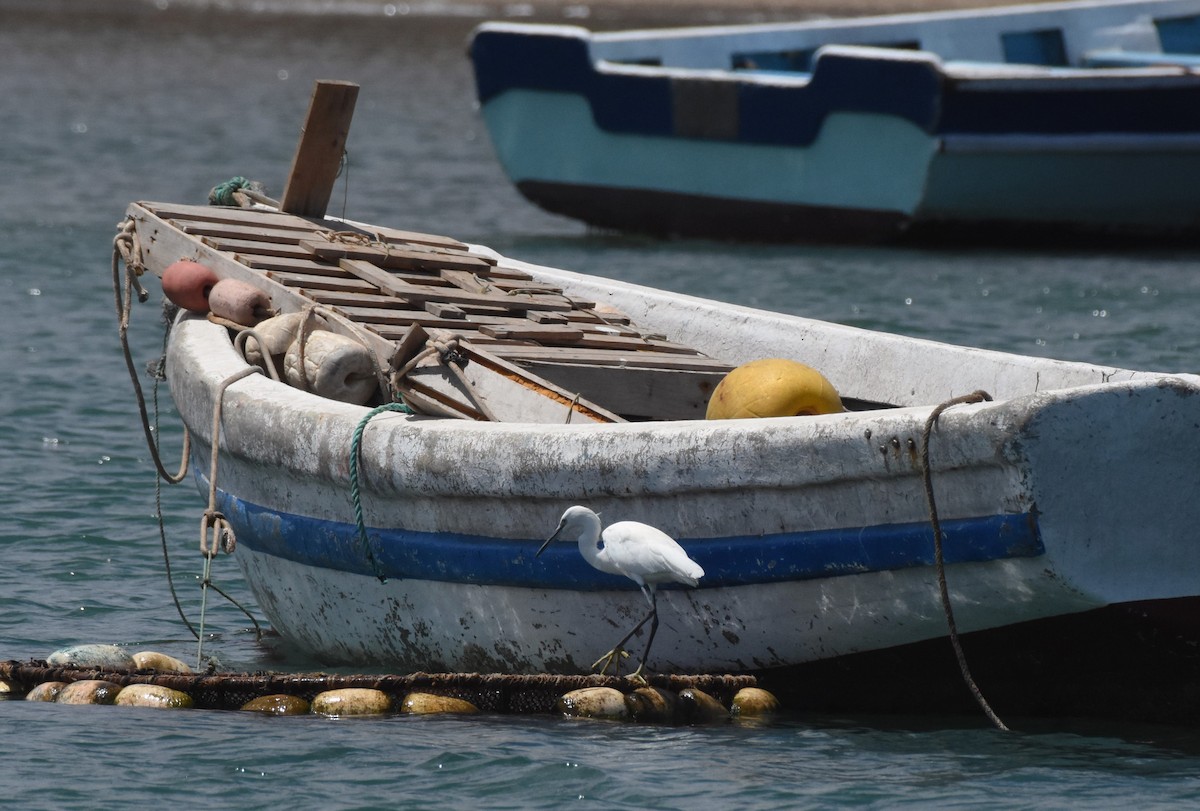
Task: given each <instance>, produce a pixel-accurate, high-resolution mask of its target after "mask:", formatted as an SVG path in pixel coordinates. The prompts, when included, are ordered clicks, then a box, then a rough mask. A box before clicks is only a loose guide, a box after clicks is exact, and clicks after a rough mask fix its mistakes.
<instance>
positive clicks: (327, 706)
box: [312, 687, 392, 716]
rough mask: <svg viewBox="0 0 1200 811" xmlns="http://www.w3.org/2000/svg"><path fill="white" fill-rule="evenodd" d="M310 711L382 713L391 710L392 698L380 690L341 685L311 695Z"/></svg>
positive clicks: (354, 713) (324, 713)
mask: <svg viewBox="0 0 1200 811" xmlns="http://www.w3.org/2000/svg"><path fill="white" fill-rule="evenodd" d="M312 711H313V712H314V713H317V714H318V715H334V716H342V715H382V714H383V713H388V712H391V711H392V699H391V698H390V697H389V696H388V694H387V693H385V692H383V691H382V690H374V689H372V688H369V687H341V688H338V689H336V690H326V691H325V692H323V693H317V694H316V695H315V696H313V700H312Z"/></svg>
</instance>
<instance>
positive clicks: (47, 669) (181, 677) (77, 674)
mask: <svg viewBox="0 0 1200 811" xmlns="http://www.w3.org/2000/svg"><path fill="white" fill-rule="evenodd" d="M0 679H3V680H4V681H7V682H8V683H9V684H10V685H12V686H13V688H14V689H15V690H17V691H26V692H27V691H29V690H31V689H33V688H34V687H36V686H37V685H39V684H42V683H44V682H54V681H57V682H66V683H70V682H75V681H85V680H89V679H99V680H102V681H109V682H113V683H114V684H118V685H120V686H122V687H126V686H128V685H130V684H156V685H159V686H161V687H169V688H171V689H172V690H179V691H180V692H183V693H187V694H188V695H189V696H191V698H192V702H193V703H194V705H195V706H196V707H197V708H200V709H219V710H236V709H239V708H241V707H242V706H243V705H244V704H245V703H246V702H248V701H250V700H252V699H255V698H259V697H262V696H268V695H279V694H284V695H291V696H297V697H299V698H303V699H305V700H306V701H312V699H313V697H314V696H316V695H317V694H318V693H321V692H324V691H326V690H337V689H341V688H345V687H365V688H371V689H375V690H381V691H382V692H384V693H387V694H388V695H389V696H391V697H392V698H393V699H394V700H396V701H400V700H402V699H403V698H404V696H405V695H407V694H408V693H412V692H420V693H430V694H432V695H440V696H449V697H451V698H459V699H463V700H466V701H469V702H471V703H472V704H474V705H475V706H476V707H478V708H479V709H480V710H483V711H484V712H494V713H508V714H522V715H529V714H538V713H551V712H554V711H555V706H556V704H557V702H558V699H559V698H560V697H562V696H563V695H564V694H566V693H569V692H570V691H572V690H579V689H582V688H584V687H612V688H615V689H617V690H620V691H621V692H622V693H629V692H632V691H633V690H635V689H636V688H638V687H640V686H641V684H640V683H637V682H631V681H630V680H628V679H625V678H621V677H617V676H596V675H591V676H552V675H546V674H539V675H533V676H514V675H507V674H484V673H412V674H409V675H406V676H397V675H356V676H346V675H337V674H329V673H213V674H204V675H193V674H182V673H160V672H158V671H154V670H135V671H124V670H112V669H106V668H94V667H72V666H52V665H48V664H47V663H46V662H44V661H36V660H34V661H30V662H26V663H22V662H17V661H7V662H0ZM646 682H647V683H648V684H649V686H651V687H660V688H662V689H664V690H669V691H671V692H678V691H680V690H684V689H687V688H689V687H690V688H695V689H698V690H702V691H704V692H705V693H708V694H709V695H711V696H712V697H713V698H715V699H717V700H718V701H720V702H721V703H722V704H724V705H725V706H729V704H730V702H731V701H732V700H733V696H734V695H735V694H736V693H737V691H738V690H740V689H742V688H743V687H754V686H755V685H756V681H755V678H754V677H753V676H722V675H699V676H680V675H651V676H647V677H646Z"/></svg>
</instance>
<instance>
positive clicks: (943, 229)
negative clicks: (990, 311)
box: [517, 180, 1200, 248]
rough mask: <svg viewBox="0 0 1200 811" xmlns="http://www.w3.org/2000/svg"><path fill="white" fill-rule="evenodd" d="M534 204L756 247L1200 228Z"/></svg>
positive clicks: (699, 199)
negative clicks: (771, 243) (751, 243)
mask: <svg viewBox="0 0 1200 811" xmlns="http://www.w3.org/2000/svg"><path fill="white" fill-rule="evenodd" d="M517 188H518V189H519V190H520V191H521V193H522V194H523V195H524V196H525V197H526V199H528V200H529V201H530V202H531V203H533V204H535V205H537V206H539V207H540V208H543V209H545V210H546V211H549V212H551V213H554V214H561V215H563V216H566V217H571V218H573V219H577V220H580V221H582V222H585V223H587V224H588V225H590V226H593V227H595V228H602V229H607V230H614V231H626V232H629V233H635V234H647V235H650V236H655V237H680V238H687V239H714V240H726V241H733V242H737V241H754V242H780V243H784V242H808V243H833V244H841V243H847V244H849V243H854V244H862V243H889V242H891V243H895V242H905V243H914V244H931V245H953V244H958V243H961V244H971V245H981V244H982V245H997V246H1002V247H1003V246H1009V247H1011V246H1013V245H1020V246H1025V247H1036V246H1059V247H1062V246H1072V245H1080V246H1085V247H1088V246H1090V247H1096V246H1104V247H1114V248H1117V247H1123V246H1128V247H1139V246H1144V245H1146V244H1147V243H1148V242H1154V243H1155V244H1171V245H1184V246H1186V245H1195V244H1197V243H1200V227H1197V228H1167V227H1154V226H1128V227H1118V226H1113V225H1108V224H1089V223H1078V222H1032V221H1023V220H1011V221H1010V220H965V219H964V220H956V219H949V218H947V219H939V220H921V219H910V218H908V217H906V216H905V215H903V214H900V213H897V212H891V211H873V210H861V209H846V208H831V207H823V206H802V205H785V204H782V203H767V202H761V201H754V200H731V199H726V198H719V197H707V196H703V195H692V194H677V193H674V192H663V191H652V190H645V189H623V188H613V187H605V186H581V185H574V184H569V183H547V182H544V181H536V180H525V181H521V182H519V183H517Z"/></svg>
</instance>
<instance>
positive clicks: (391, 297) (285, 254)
mask: <svg viewBox="0 0 1200 811" xmlns="http://www.w3.org/2000/svg"><path fill="white" fill-rule="evenodd" d="M128 218H129V219H128V220H127V223H126V227H125V229H124V231H123V234H124V235H125V237H126V250H125V255H126V257H127V259H130V260H131V263H132V264H133V265H135V266H137V267H141V268H144V269H148V270H149V271H151V272H153V273H155V274H163V273H164V272H170V271H169V268H170V267H171V266H172V265H175V264H176V263H177V262H179V261H180V260H188V261H191V262H196V263H199V264H201V265H203V266H205V267H206V268H207V269H208V270H209V271H211V272H212V274H213V276H214V278H215V279H219V280H220V282H219V283H220V284H224V282H225V280H237V281H241V282H245V283H247V284H249V285H251V286H252V287H253V288H254V289H255V290H257V291H258V293H259V294H260V295H261V296H262V297H263V298H261V299H260V301H259V304H260V305H261V306H260V307H259V309H260V310H264V309H266V307H267V305H268V304H269V309H270V310H271V311H273V312H274V313H275V314H276V316H275V317H274V319H273V320H276V321H277V320H278V319H279V317H281V316H282V317H284V318H286V317H287V314H289V313H291V314H300V315H293V316H292V318H293V319H296V320H298V321H299V322H300V323H303V322H305V321H306V320H308V322H309V323H308V326H307V327H303V326H302V327H300V335H299V337H298V338H297V339H296V340H295V341H294V342H293V343H292V345H291V349H290V350H289V351H290V352H291V354H292V355H295V353H296V352H297V348H298V346H299V345H301V344H303V342H304V340H305V339H306V338H305V332H306V331H307V332H308V333H309V334H308V338H311V337H312V336H315V335H317V334H325V335H329V334H336V335H340V336H341V337H342V340H343V341H344V342H349V344H354V345H356V346H357V347H358V349H360V350H362V351H363V352H365V353H366V354H365V357H368V358H370V359H371V362H370V365H369V366H368V367H366V368H367V371H366V372H365V373H364V374H363V375H361V376H359V378H357V379H353V380H352V379H351V378H352V377H354V376H353V375H349V374H346V373H345V369H346V368H347V367H344V366H343V367H339V368H340V369H341V370H342V371H340V372H339V373H338V375H334V377H335V378H336V380H334V381H333V384H332V386H331V387H330V388H329V389H328V390H329V391H330V392H331V393H332V394H333V395H336V396H342V395H344V394H345V393H346V392H347V391H349V390H350V389H354V390H355V391H357V392H358V394H355V395H353V397H352V399H355V400H356V401H357V402H343V401H339V400H337V399H333V398H332V397H331V396H322V395H321V394H320V393H318V392H314V391H306V390H303V389H302V388H298V387H296V386H295V385H289V384H288V382H287V380H275V379H272V377H271V376H270V375H268V374H263V373H256V372H261V371H262V369H260V368H259V367H258V366H255V365H252V364H251V363H250V362H249V361H248V360H247V359H246V357H245V353H244V350H245V349H246V348H247V347H253V345H254V344H255V341H253V340H249V339H248V336H247V334H245V333H246V329H245V328H246V327H249V326H252V325H253V323H254V322H257V321H258V320H259V319H260V318H261V317H262V316H263V315H266V313H264V312H259V313H258V315H257V316H256V317H255V318H253V319H249V320H250V321H251V322H252V323H251V324H244V325H238V324H236V323H233V322H231V321H229V320H222V319H220V318H214V317H213V316H212V315H211V314H210V315H209V316H205V315H204V314H201V313H184V314H183V315H181V316H180V317H179V318H178V319H177V321H176V322H175V324H174V327H173V329H172V330H171V334H170V345H169V351H168V355H167V367H166V374H167V378H168V381H169V384H170V388H171V392H172V395H173V397H174V400H175V403H176V406H177V408H178V412H179V415H180V416H181V418H182V420H183V422H184V424H185V425H186V427H187V429H188V432H189V434H190V435H191V439H192V456H193V470H195V471H196V474H195V475H196V480H197V483H198V485H199V487H200V489H201V491H202V492H205V493H210V492H211V496H212V504H211V506H212V507H213V508H214V510H215V511H214V512H213V514H212V516H210V518H212V519H213V521H214V522H215V521H216V520H217V518H218V516H217V513H219V514H220V517H221V520H223V521H224V522H227V525H228V527H229V528H230V529H231V530H232V532H233V533H234V534H235V535H236V541H237V548H236V553H235V557H236V559H237V561H238V563H239V564H240V565H241V568H242V569H243V571H244V573H245V577H246V581H247V582H248V584H249V586H250V588H251V589H252V590H253V593H254V597H255V598H256V600H257V603H258V605H259V607H260V608H261V609H262V610H263V612H265V614H266V615H267V616H268V617H269V618H270V621H271V624H272V625H273V627H274V628H275V630H276V631H278V633H279V634H281V635H282V636H283V637H284V638H285V639H286V640H288V641H289V642H290V643H291V644H293V645H294V646H296V647H297V648H298V649H300V650H302V651H305V652H307V653H308V654H310V655H311V656H313V657H317V658H318V659H320V660H324V661H327V662H330V663H348V664H358V665H365V664H373V663H378V664H383V665H388V666H392V667H399V668H407V669H413V670H445V671H485V672H507V673H541V672H552V673H581V672H587V671H589V669H590V668H591V667H592V663H593V662H594V661H595V660H596V659H597V657H598V656H600V655H601V654H602V653H604V651H606V650H607V649H608V647H609V646H610V645H611V642H612V641H613V640H614V639H615V638H617V637H618V636H619V635H620V634H621V633H623V632H624V631H625V630H627V629H628V628H629V627H631V626H632V625H634V624H635V623H636V622H637V621H638V619H639V618H640V617H641V616H642V615H643V613H644V612H645V603H644V602H643V600H642V597H641V595H639V593H638V591H637V586H636V585H635V584H634V583H633V582H632V581H631V580H629V579H626V578H624V577H620V576H616V575H611V574H605V573H602V572H600V571H597V570H596V569H593V568H591V567H590V566H589V565H588V563H587V562H585V560H584V559H583V558H582V557H581V556H580V554H579V552H578V551H577V550H576V549H575V548H574V546H573V545H569V544H553V545H551V546H550V547H549V548H547V549H546V550H545V551H544V553H542V554H541V555H540V556H537V557H535V554H536V553H537V552H538V550H539V548H540V547H541V545H542V543H543V541H544V540H545V539H546V538H547V537H549V535H550V534H551V532H553V530H554V528H555V526H556V523H557V522H558V519H559V516H560V515H561V514H562V513H563V511H564V510H565V509H566V508H567V507H570V506H572V505H575V504H580V505H585V506H587V507H589V508H591V509H593V510H595V511H597V512H599V513H600V514H601V516H602V518H603V520H604V522H605V523H606V524H607V523H612V522H615V521H620V520H630V519H632V520H637V521H641V522H644V523H647V524H650V525H653V526H655V527H658V528H659V529H661V530H662V531H663V532H665V533H667V534H668V535H670V536H671V537H672V538H675V539H677V540H678V542H679V544H680V545H681V546H682V547H683V549H684V550H685V551H686V552H687V554H688V555H689V556H691V557H692V558H693V559H694V560H695V561H696V562H697V563H698V564H700V566H701V567H702V568H703V570H704V574H703V577H702V578H701V579H700V580H699V584H698V586H697V587H695V588H689V587H683V586H679V585H678V584H667V585H665V586H663V587H662V588H661V589H660V592H659V596H658V606H659V611H658V614H659V617H660V619H661V627H660V629H659V631H658V635H657V638H656V641H655V645H654V649H653V653H652V655H651V659H650V662H649V663H648V665H649V667H650V668H651V669H652V670H655V671H658V672H688V673H705V672H718V673H727V672H734V673H740V672H749V673H755V674H759V675H760V676H762V677H764V678H766V679H767V683H768V684H769V685H771V686H773V687H774V688H775V689H776V690H778V691H779V692H782V693H785V694H786V693H787V692H788V688H789V686H790V687H792V688H794V689H800V688H803V687H805V686H806V685H810V684H812V683H813V682H804V681H801V682H797V681H794V680H793V676H794V674H796V673H797V672H798V671H797V668H799V669H801V670H800V671H799V672H802V671H803V668H805V667H806V666H811V665H822V664H824V665H830V666H834V667H842V666H843V664H844V663H848V662H853V661H854V660H855V657H861V656H864V655H867V656H870V655H879V654H882V655H885V656H892V655H898V654H900V653H902V652H904V651H911V650H916V649H918V648H914V647H913V646H914V645H919V644H920V643H926V644H929V641H930V640H936V644H939V645H941V644H944V639H942V638H943V637H945V636H947V634H948V625H947V609H948V608H949V609H950V610H951V611H952V615H953V617H954V619H955V621H956V623H957V630H958V631H959V632H961V633H963V634H971V635H972V638H975V639H979V640H986V638H987V634H988V633H993V634H994V633H1001V634H1012V633H1016V634H1017V636H1016V637H1014V638H1015V639H1018V640H1022V639H1024V640H1026V641H1028V639H1032V638H1033V637H1034V636H1036V635H1037V634H1039V633H1045V632H1047V631H1048V632H1049V633H1050V638H1051V640H1052V643H1051V645H1050V649H1049V652H1050V653H1053V652H1056V651H1057V652H1065V651H1067V650H1071V648H1070V646H1069V644H1068V643H1067V640H1081V639H1084V638H1085V635H1084V633H1083V630H1082V629H1085V628H1088V629H1092V630H1093V631H1097V632H1098V633H1100V634H1101V635H1102V636H1103V638H1104V639H1105V642H1104V643H1103V645H1101V646H1097V648H1096V649H1095V650H1093V651H1092V652H1093V653H1096V654H1097V655H1099V656H1100V657H1101V658H1103V657H1104V656H1105V655H1107V654H1110V653H1112V651H1113V650H1115V649H1116V647H1117V646H1118V645H1120V644H1122V642H1131V643H1132V642H1137V641H1138V640H1139V639H1143V638H1144V634H1141V633H1140V632H1132V631H1129V632H1126V631H1124V630H1121V631H1120V632H1118V629H1124V628H1125V627H1126V622H1127V618H1131V617H1134V616H1135V615H1136V616H1138V617H1143V618H1145V617H1149V616H1151V615H1157V618H1156V619H1155V620H1154V623H1153V625H1154V627H1156V628H1157V627H1164V626H1162V625H1161V620H1162V618H1163V617H1165V616H1167V615H1168V614H1172V613H1173V614H1176V615H1181V612H1184V613H1186V612H1187V611H1191V612H1192V613H1193V614H1194V609H1195V607H1196V606H1197V605H1198V604H1200V600H1198V597H1200V581H1198V579H1197V572H1200V543H1198V540H1197V527H1198V526H1200V501H1198V500H1197V499H1196V498H1195V494H1196V493H1197V492H1200V467H1198V466H1197V464H1196V459H1197V458H1200V377H1197V376H1196V375H1192V374H1166V373H1156V372H1139V371H1130V370H1123V369H1117V368H1111V367H1106V366H1100V365H1093V364H1087V363H1072V362H1062V361H1056V360H1049V359H1044V358H1038V357H1026V356H1020V355H1013V354H1005V353H1001V352H994V351H985V350H981V349H975V348H969V347H959V346H951V345H946V344H941V343H936V342H932V341H927V340H918V339H913V338H908V337H903V336H899V335H891V334H885V333H880V332H872V331H867V330H862V329H857V328H852V327H848V326H843V325H838V324H832V323H826V322H821V321H815V320H811V319H807V318H802V317H797V316H791V315H783V314H778V313H772V312H767V311H762V310H756V309H751V308H747V307H741V306H734V305H730V304H726V303H721V302H717V301H709V300H704V299H700V298H695V297H691V296H686V295H680V294H678V293H674V292H669V291H664V290H656V289H652V288H648V287H642V286H638V285H634V284H629V283H625V282H621V281H615V280H611V279H606V278H600V277H596V276H584V275H580V274H576V273H572V272H569V271H566V270H560V269H554V268H548V267H540V266H534V265H530V264H526V263H524V262H520V261H517V260H514V259H510V258H508V257H505V256H501V255H499V254H496V253H494V252H492V251H490V250H488V249H486V248H484V247H480V246H471V245H466V244H463V243H459V242H456V241H454V240H451V239H447V238H445V237H438V236H431V235H428V234H414V233H409V232H401V231H395V230H393V229H389V228H379V227H374V226H365V225H362V224H355V223H348V222H343V221H338V220H330V219H321V218H318V217H312V216H308V217H305V216H299V215H297V214H293V213H284V212H281V211H277V210H268V209H265V208H263V207H261V206H259V207H255V208H229V207H211V206H209V207H205V206H184V205H174V204H161V203H150V202H142V203H135V204H133V205H131V206H130V207H129V209H128ZM213 290H214V293H213V299H212V300H213V301H215V296H216V293H215V290H216V288H213ZM268 300H269V301H268ZM214 307H215V305H214ZM265 323H266V322H263V323H258V324H257V327H256V329H257V330H262V329H264V325H265ZM349 344H347V345H349ZM272 351H280V352H281V353H282V350H272ZM310 352H311V353H312V355H313V357H309V358H308V365H307V366H305V361H304V359H300V362H299V366H297V363H296V358H295V357H292V358H290V359H289V363H290V364H291V366H292V370H293V372H294V371H295V369H296V368H304V369H307V371H306V372H305V373H303V374H301V375H300V382H301V384H302V385H306V386H308V387H309V388H312V387H313V386H314V385H315V383H314V381H317V380H318V378H320V377H321V370H320V369H318V368H316V367H315V366H314V365H313V361H314V358H315V357H316V356H317V354H318V353H317V352H316V350H310ZM361 356H362V353H360V357H361ZM764 358H779V359H787V360H789V361H795V362H799V363H802V364H805V365H807V366H808V367H811V368H813V369H816V370H819V372H820V373H821V374H822V375H823V376H824V378H825V379H827V380H828V381H829V382H830V383H832V385H833V386H834V387H835V388H836V390H837V392H839V393H840V401H841V403H842V405H843V410H839V411H837V412H836V413H828V414H819V415H815V416H769V417H761V418H745V419H706V418H705V417H706V409H707V408H708V407H709V400H710V395H711V394H712V392H713V389H714V388H715V387H716V386H717V385H719V384H720V383H721V381H722V380H723V379H724V378H725V376H726V374H727V373H728V372H729V371H730V370H732V369H734V368H735V367H739V366H741V365H743V364H746V363H747V362H750V361H755V360H759V359H764ZM260 362H261V363H262V364H263V365H264V366H266V365H267V364H266V363H265V361H260ZM339 362H340V361H339ZM364 379H365V380H366V381H367V382H366V385H365V386H362V385H360V384H361V383H362V382H363V380H364ZM293 382H296V381H295V379H294V378H293ZM327 382H328V381H327ZM343 384H345V385H343ZM760 384H761V385H763V386H766V385H767V383H764V382H762V381H760V382H759V383H753V384H752V386H751V387H752V388H753V387H754V386H757V385H760ZM979 391H982V392H986V395H987V398H990V399H987V398H985V397H984V396H983V395H976V396H974V397H971V396H969V395H971V394H972V393H975V392H979ZM956 398H963V401H958V400H957V399H956ZM401 401H402V402H403V403H404V404H405V410H399V409H400V406H399V405H397V403H399V402H401ZM386 409H395V410H386ZM215 426H219V428H217V430H214V427H215ZM923 456H927V457H928V465H926V464H925V463H924V462H923V461H922V460H923ZM927 485H928V487H927ZM210 488H211V490H210ZM934 522H936V523H937V524H938V525H939V526H940V529H941V535H940V536H938V537H940V538H941V540H942V544H941V553H942V561H941V564H940V565H939V561H938V560H937V558H938V549H937V544H935V534H934V531H933V529H932V525H933V523H934ZM221 526H224V524H222V525H221ZM939 571H940V572H941V574H943V575H944V578H945V582H946V584H947V589H946V593H945V595H943V594H942V592H941V589H940V587H939ZM1139 621H1140V620H1139ZM1063 622H1067V623H1075V624H1069V625H1066V626H1064V625H1063V624H1062V623H1063ZM1185 625H1186V628H1185V630H1186V633H1187V634H1189V635H1191V637H1192V638H1193V639H1194V638H1195V631H1196V624H1195V622H1194V621H1189V622H1188V623H1185ZM1066 627H1069V628H1071V629H1072V630H1071V631H1070V632H1069V633H1068V634H1065V635H1061V636H1060V634H1062V629H1063V628H1066ZM1023 635H1024V636H1023ZM1030 635H1032V636H1030ZM1000 638H1003V639H1005V640H1009V639H1010V637H1009V636H1002V637H1000ZM636 644H637V643H636V641H635V642H634V643H631V646H634V645H636ZM1023 645H1025V642H1021V641H1017V642H1006V643H1005V645H1004V647H1003V655H1004V656H1006V657H1011V658H1013V659H1014V660H1015V659H1019V658H1020V657H1021V656H1028V655H1029V651H1030V650H1032V649H1031V648H1028V647H1023ZM983 647H984V646H983V642H982V641H981V642H980V643H979V645H977V646H976V648H975V650H976V652H977V653H978V654H979V655H984V653H983ZM1101 648H1103V649H1101ZM939 650H941V648H939ZM945 650H948V648H945ZM634 652H635V653H636V652H637V649H636V647H634ZM1035 658H1036V657H1035ZM875 661H881V660H875ZM882 661H890V660H888V659H884V660H882ZM831 663H833V664H832V665H831ZM1043 664H1046V663H1045V662H1043ZM1077 664H1078V660H1071V661H1067V662H1066V666H1067V667H1068V668H1070V667H1074V666H1076V665H1077ZM1124 664H1128V665H1134V666H1136V664H1137V662H1136V661H1134V660H1126V661H1125V662H1124ZM946 670H947V672H950V668H947V669H946ZM813 672H817V671H815V670H814V671H813ZM825 673H826V676H827V677H829V678H827V679H826V681H827V682H829V683H830V684H833V683H836V682H838V681H839V677H838V675H837V671H825ZM831 673H832V676H830V674H831ZM1098 673H1099V671H1092V672H1091V673H1090V674H1089V678H1094V677H1096V675H1097V674H1098ZM889 675H890V674H889ZM1105 678H1107V677H1105ZM772 679H774V682H772ZM841 680H842V681H845V682H847V683H848V682H849V678H848V677H846V678H845V679H841ZM1017 686H1018V688H1021V687H1028V683H1027V682H1024V683H1022V684H1020V685H1017ZM1052 689H1053V688H1051V687H1047V686H1043V687H1041V688H1039V691H1040V692H1041V693H1043V694H1045V693H1047V691H1052Z"/></svg>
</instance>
